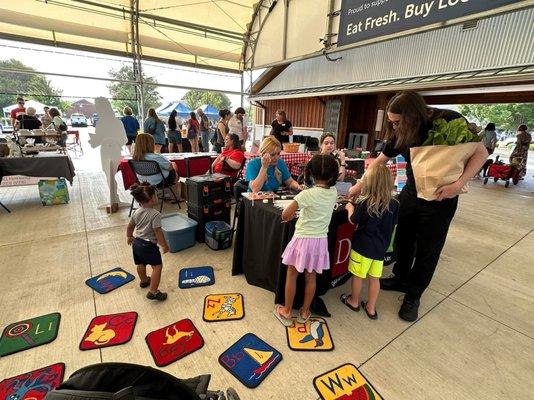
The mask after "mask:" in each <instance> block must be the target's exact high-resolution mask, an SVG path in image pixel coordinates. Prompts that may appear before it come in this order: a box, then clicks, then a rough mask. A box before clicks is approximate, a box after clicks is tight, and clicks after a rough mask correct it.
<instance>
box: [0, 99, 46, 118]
mask: <svg viewBox="0 0 534 400" xmlns="http://www.w3.org/2000/svg"><path fill="white" fill-rule="evenodd" d="M17 107H18V104H16V103H15V104H12V105H10V106H7V107H4V108H3V111H4V115H5V116H9V114H10V113H11V110H13V109H15V108H17ZM24 107H25V108H28V107H33V108H35V112H36V113H37V114H39V115H43V114H44V110H43V108H44V107H46V104H43V103H41V102H39V101H37V100H27V101H26V102H25V104H24Z"/></svg>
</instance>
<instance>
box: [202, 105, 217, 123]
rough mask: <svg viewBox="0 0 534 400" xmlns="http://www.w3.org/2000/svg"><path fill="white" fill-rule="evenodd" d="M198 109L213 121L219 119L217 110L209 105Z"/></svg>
mask: <svg viewBox="0 0 534 400" xmlns="http://www.w3.org/2000/svg"><path fill="white" fill-rule="evenodd" d="M200 108H202V111H204V114H206V115H207V116H208V118H212V119H215V118H218V117H219V110H218V109H217V108H215V107H213V106H212V105H211V104H206V105H203V106H202V107H200Z"/></svg>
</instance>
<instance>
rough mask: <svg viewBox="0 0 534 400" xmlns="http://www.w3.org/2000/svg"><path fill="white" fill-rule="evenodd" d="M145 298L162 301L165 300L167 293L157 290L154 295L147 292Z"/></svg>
mask: <svg viewBox="0 0 534 400" xmlns="http://www.w3.org/2000/svg"><path fill="white" fill-rule="evenodd" d="M146 298H147V299H149V300H158V301H163V300H165V299H166V298H167V293H164V292H160V291H159V290H158V291H157V292H156V293H151V292H148V293H147V294H146Z"/></svg>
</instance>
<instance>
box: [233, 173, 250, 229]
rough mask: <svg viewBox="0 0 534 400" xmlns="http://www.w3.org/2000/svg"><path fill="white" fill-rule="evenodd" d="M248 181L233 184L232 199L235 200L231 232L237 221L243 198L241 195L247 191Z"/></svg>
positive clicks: (242, 180)
mask: <svg viewBox="0 0 534 400" xmlns="http://www.w3.org/2000/svg"><path fill="white" fill-rule="evenodd" d="M248 184H249V183H248V181H246V180H244V179H240V180H238V181H236V183H234V199H235V210H234V220H233V222H232V230H234V229H235V222H236V221H237V218H238V214H239V207H240V206H241V201H243V196H241V194H243V193H245V192H247V191H248Z"/></svg>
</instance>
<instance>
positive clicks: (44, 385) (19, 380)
mask: <svg viewBox="0 0 534 400" xmlns="http://www.w3.org/2000/svg"><path fill="white" fill-rule="evenodd" d="M64 373H65V364H63V363H57V364H52V365H49V366H48V367H44V368H40V369H36V370H34V371H30V372H26V373H24V374H21V375H17V376H13V377H11V378H7V379H4V380H3V381H2V382H0V399H17V400H18V399H20V400H23V399H32V400H43V399H44V398H45V396H46V394H47V393H48V392H50V391H52V390H54V389H56V388H57V387H58V386H59V384H60V383H61V382H63V374H64Z"/></svg>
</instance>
